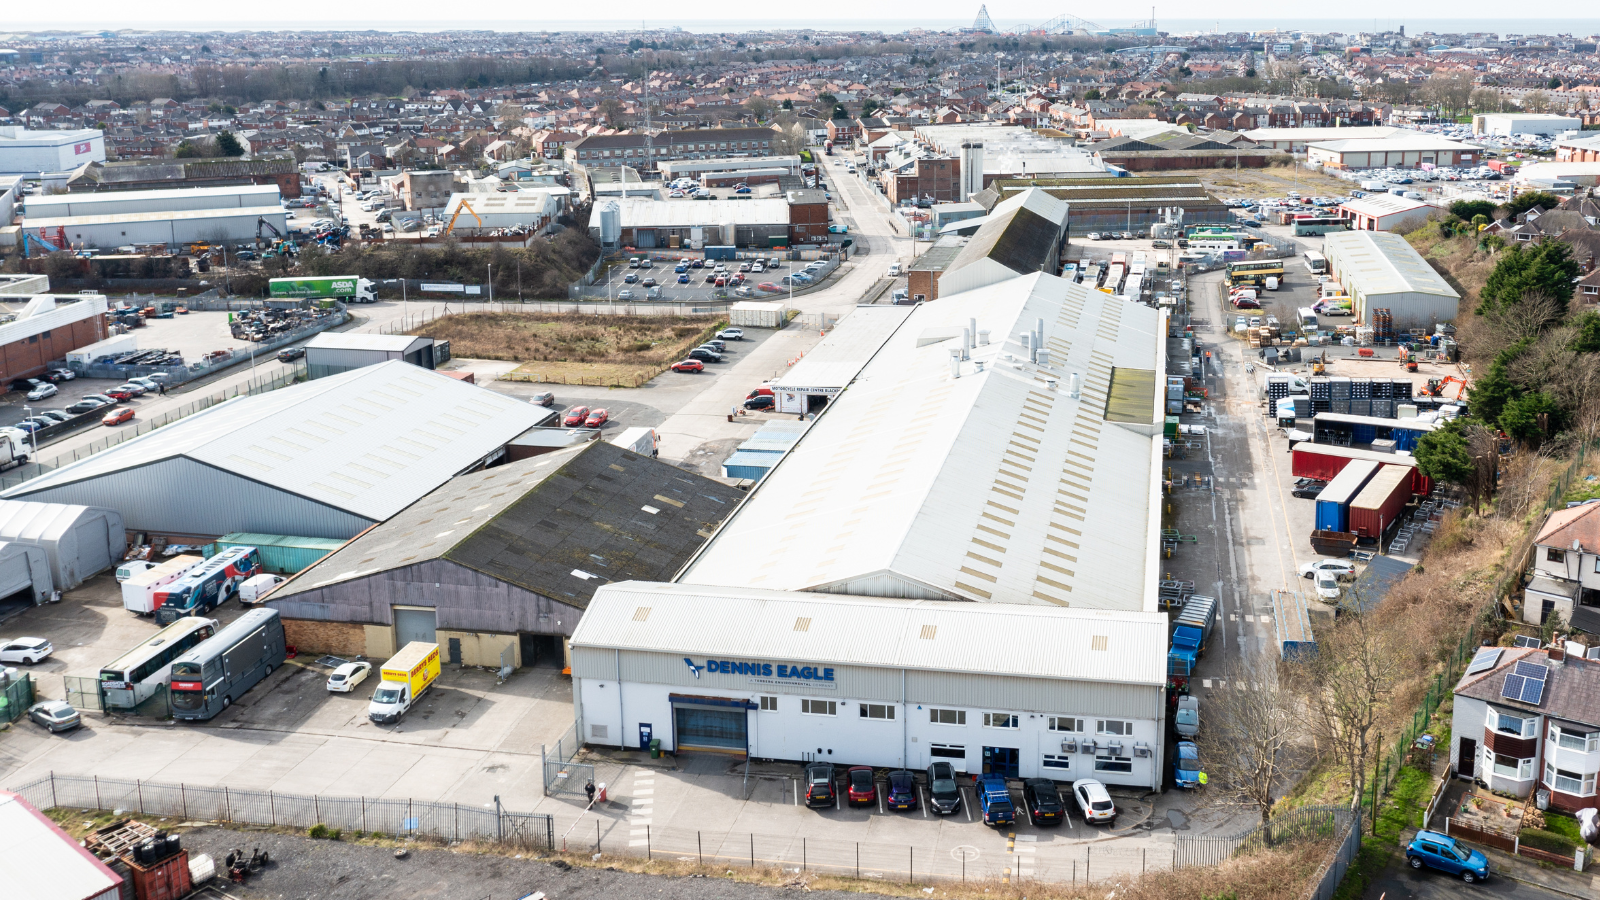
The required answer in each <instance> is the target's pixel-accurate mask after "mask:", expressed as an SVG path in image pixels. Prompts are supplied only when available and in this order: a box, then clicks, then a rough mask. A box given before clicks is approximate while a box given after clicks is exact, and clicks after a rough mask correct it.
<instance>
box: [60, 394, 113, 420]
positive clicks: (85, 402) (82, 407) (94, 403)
mask: <svg viewBox="0 0 1600 900" xmlns="http://www.w3.org/2000/svg"><path fill="white" fill-rule="evenodd" d="M108 405H110V404H106V403H101V402H100V401H99V400H90V399H88V398H84V399H82V400H79V401H78V402H77V403H74V404H72V405H71V406H69V407H67V412H69V413H71V414H73V415H75V416H81V415H83V414H84V413H87V412H94V411H95V410H97V409H99V408H101V407H103V406H108Z"/></svg>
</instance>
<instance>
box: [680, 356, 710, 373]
mask: <svg viewBox="0 0 1600 900" xmlns="http://www.w3.org/2000/svg"><path fill="white" fill-rule="evenodd" d="M705 370H706V364H705V363H703V362H701V361H700V360H698V359H686V360H684V361H683V362H679V363H673V364H672V371H674V372H704V371H705Z"/></svg>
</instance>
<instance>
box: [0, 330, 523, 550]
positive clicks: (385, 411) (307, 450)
mask: <svg viewBox="0 0 1600 900" xmlns="http://www.w3.org/2000/svg"><path fill="white" fill-rule="evenodd" d="M543 414H544V410H542V409H539V408H538V407H535V406H532V405H531V404H527V403H519V402H517V401H516V400H514V399H512V398H510V397H507V396H505V395H503V394H496V393H494V392H493V391H487V390H484V389H483V388H480V387H477V386H476V385H471V384H467V383H465V382H462V381H457V380H456V379H454V378H450V377H448V376H445V375H440V374H438V373H436V372H431V371H429V370H427V369H421V368H418V367H416V366H413V365H411V364H409V363H405V362H401V361H399V360H390V361H387V362H382V363H379V364H377V365H373V366H366V367H364V368H360V369H354V370H351V371H349V372H343V373H340V374H338V375H333V376H330V377H328V378H320V379H317V380H315V381H309V382H306V383H304V384H297V385H293V386H291V387H286V388H280V389H279V390H276V391H271V392H269V393H265V394H258V395H256V396H254V397H236V398H234V399H232V400H229V401H227V402H226V403H220V404H218V405H216V406H213V407H211V408H210V409H207V410H205V411H203V412H198V413H195V414H194V415H192V416H189V417H187V418H184V419H179V420H178V421H177V422H174V423H172V424H171V425H167V426H165V427H163V428H159V429H157V430H155V431H151V432H148V433H146V434H143V435H140V436H139V437H136V438H134V439H132V440H130V441H126V442H124V443H121V444H118V445H117V446H115V447H112V448H110V449H108V450H103V451H101V452H99V453H96V454H94V455H93V456H89V457H85V458H84V459H81V460H79V461H77V462H74V463H70V464H68V465H65V466H62V467H61V468H59V469H56V470H55V471H53V472H49V473H46V474H45V475H42V476H40V477H38V478H34V479H32V480H30V481H25V482H23V483H22V484H20V485H18V486H16V487H14V488H12V489H10V490H9V491H6V492H5V493H4V494H3V495H0V496H5V497H7V498H13V499H27V498H33V497H35V496H37V495H46V494H48V493H49V492H50V491H51V490H53V489H56V488H62V487H66V486H71V485H77V484H81V483H83V482H88V481H91V480H95V479H104V478H108V477H112V476H119V475H121V476H128V477H131V478H135V479H138V478H140V477H141V475H140V474H139V473H137V472H133V471H132V470H134V469H137V468H139V467H142V466H148V465H152V464H155V463H159V462H162V461H164V460H169V459H176V458H184V459H188V460H190V461H193V462H195V463H199V464H201V465H203V466H207V467H210V468H213V469H216V470H220V471H222V472H226V473H231V474H232V475H235V476H237V477H240V478H245V479H249V480H252V481H256V482H260V483H262V484H265V485H268V486H269V487H272V488H276V489H278V490H280V491H284V492H287V493H291V494H296V495H299V496H302V497H306V498H309V499H311V500H314V501H316V502H318V503H321V504H323V505H325V506H329V507H333V508H335V509H340V510H344V511H346V512H348V513H351V514H353V515H356V516H359V517H362V518H366V519H370V520H373V521H382V520H384V519H387V518H389V517H390V516H392V515H394V514H395V513H397V512H399V511H400V510H402V509H404V508H406V507H407V506H409V505H410V504H411V503H413V502H415V501H416V499H417V498H418V497H421V496H423V495H425V494H427V493H428V492H429V491H431V490H433V489H434V488H436V487H438V486H439V485H441V484H443V483H444V482H445V481H447V480H448V479H449V478H450V477H451V476H453V475H455V474H456V473H458V472H461V471H464V470H466V469H468V468H470V467H472V466H473V465H474V464H476V463H477V462H479V461H480V460H482V459H483V458H484V457H486V456H488V455H489V454H491V453H493V452H494V451H496V450H498V449H499V448H500V447H502V446H504V445H505V443H506V442H507V441H509V440H511V439H512V438H514V437H516V436H517V435H519V434H521V433H522V432H524V431H526V430H528V429H529V428H531V427H532V426H534V425H535V424H537V423H538V421H539V419H540V418H542V417H543ZM41 499H42V498H41ZM191 502H195V503H203V502H208V501H206V500H204V499H203V498H198V497H196V498H192V501H191Z"/></svg>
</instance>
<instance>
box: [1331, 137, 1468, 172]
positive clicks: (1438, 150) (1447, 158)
mask: <svg viewBox="0 0 1600 900" xmlns="http://www.w3.org/2000/svg"><path fill="white" fill-rule="evenodd" d="M1482 159H1483V148H1482V147H1479V146H1477V145H1475V144H1463V143H1461V142H1460V141H1452V140H1449V139H1448V138H1442V137H1439V136H1438V135H1431V134H1408V135H1406V136H1404V137H1401V136H1396V137H1389V138H1347V139H1344V140H1332V141H1319V142H1317V143H1314V144H1310V145H1308V146H1307V147H1306V161H1307V162H1309V163H1313V164H1320V165H1324V166H1328V167H1330V168H1335V169H1381V168H1402V169H1409V168H1415V167H1417V166H1420V165H1424V164H1427V165H1435V166H1475V165H1477V164H1478V163H1479V162H1480V161H1481V160H1482Z"/></svg>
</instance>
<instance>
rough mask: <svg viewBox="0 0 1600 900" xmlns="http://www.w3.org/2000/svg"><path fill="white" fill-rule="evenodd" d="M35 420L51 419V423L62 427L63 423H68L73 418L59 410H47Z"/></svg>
mask: <svg viewBox="0 0 1600 900" xmlns="http://www.w3.org/2000/svg"><path fill="white" fill-rule="evenodd" d="M35 418H40V419H49V420H50V421H52V422H54V423H56V424H57V425H60V424H61V423H62V422H66V421H68V420H70V419H71V418H72V416H71V415H70V414H68V413H64V412H62V411H61V410H59V409H47V410H44V411H43V412H41V413H39V415H38V416H36V417H35Z"/></svg>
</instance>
